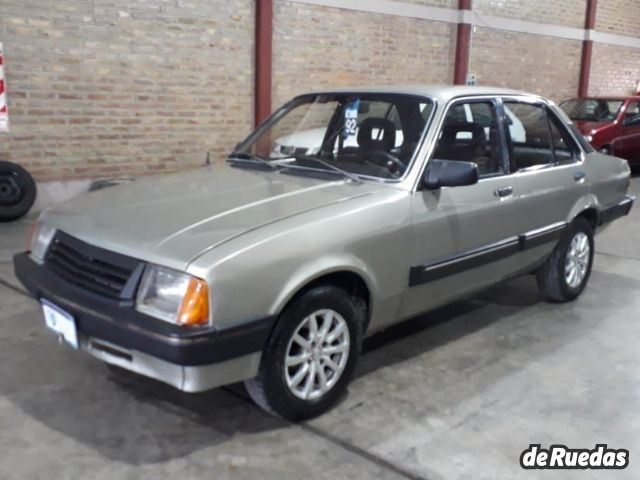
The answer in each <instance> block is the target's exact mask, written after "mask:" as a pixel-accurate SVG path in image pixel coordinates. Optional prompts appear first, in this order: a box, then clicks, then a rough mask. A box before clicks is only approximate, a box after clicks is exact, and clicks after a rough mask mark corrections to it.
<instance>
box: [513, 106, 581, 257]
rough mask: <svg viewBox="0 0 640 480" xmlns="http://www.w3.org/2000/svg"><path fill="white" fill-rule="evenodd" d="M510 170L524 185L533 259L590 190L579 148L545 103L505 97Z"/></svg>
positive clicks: (527, 241)
mask: <svg viewBox="0 0 640 480" xmlns="http://www.w3.org/2000/svg"><path fill="white" fill-rule="evenodd" d="M503 106H504V112H505V121H506V123H507V128H506V140H507V150H508V155H509V162H510V169H511V171H513V172H514V173H515V176H516V178H517V179H518V184H519V185H520V189H521V196H522V199H523V201H522V203H521V207H520V211H521V214H522V215H523V216H524V217H525V218H526V219H527V225H526V229H525V230H523V232H524V241H523V245H524V246H525V247H535V248H527V249H526V251H527V254H528V256H529V257H530V259H531V260H532V261H535V260H537V259H538V260H539V259H540V258H541V257H543V256H544V255H546V254H547V253H548V252H549V251H550V250H551V249H552V248H553V246H554V245H555V242H556V241H557V239H558V238H559V235H560V234H561V233H562V231H563V229H564V228H565V226H566V221H567V219H568V217H569V215H570V212H571V209H572V208H573V206H574V205H575V204H576V203H577V201H578V200H579V199H580V197H582V196H583V195H584V194H585V193H587V190H588V186H587V185H588V180H589V179H588V178H587V177H586V171H585V170H584V168H583V166H584V165H583V160H582V156H581V150H580V148H579V147H578V145H577V144H576V142H575V140H574V139H573V137H572V135H571V134H570V133H569V131H568V128H567V127H566V126H565V125H564V123H563V122H562V121H561V120H560V118H559V117H558V116H557V115H556V114H555V113H554V112H553V111H552V110H551V109H550V108H549V107H548V106H547V105H546V104H544V103H542V102H535V101H532V102H529V101H525V100H522V99H519V98H505V99H503Z"/></svg>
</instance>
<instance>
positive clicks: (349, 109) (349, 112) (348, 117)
mask: <svg viewBox="0 0 640 480" xmlns="http://www.w3.org/2000/svg"><path fill="white" fill-rule="evenodd" d="M358 110H360V100H355V101H353V102H351V103H349V104H348V105H347V106H346V107H345V109H344V133H343V136H344V138H345V139H346V138H349V137H353V136H355V135H356V133H357V132H358Z"/></svg>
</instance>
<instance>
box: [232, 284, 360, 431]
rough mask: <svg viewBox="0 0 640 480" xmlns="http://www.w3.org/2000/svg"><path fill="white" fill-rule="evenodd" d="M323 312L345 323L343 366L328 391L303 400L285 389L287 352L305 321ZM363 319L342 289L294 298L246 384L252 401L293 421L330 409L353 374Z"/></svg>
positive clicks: (324, 288) (319, 289) (327, 288)
mask: <svg viewBox="0 0 640 480" xmlns="http://www.w3.org/2000/svg"><path fill="white" fill-rule="evenodd" d="M326 309H329V310H332V311H334V312H337V313H338V314H339V315H340V316H341V317H342V318H343V319H344V320H345V322H346V326H347V329H348V332H349V339H350V340H349V342H350V343H349V348H348V357H347V359H346V365H345V367H344V370H343V371H342V374H341V375H340V376H338V377H336V378H337V381H336V383H335V384H334V385H333V387H332V388H331V389H330V390H329V391H328V392H326V393H325V394H324V395H322V396H320V397H319V398H317V399H314V400H303V399H301V398H299V397H297V396H295V395H294V394H293V393H292V391H291V390H290V389H289V387H288V386H287V380H286V372H285V358H286V355H287V350H288V348H289V344H290V341H291V339H292V338H293V336H294V334H295V333H296V331H297V329H298V327H299V326H300V325H301V324H302V323H303V322H304V319H306V318H307V317H308V316H309V315H311V314H312V313H314V312H317V311H319V310H326ZM362 317H363V313H362V309H358V308H357V306H356V304H355V302H354V300H353V299H352V298H351V297H350V296H349V295H348V294H347V293H346V292H345V291H343V290H342V289H340V288H337V287H334V286H331V285H327V286H318V287H315V288H313V289H311V290H309V291H307V292H306V293H304V294H302V295H301V296H300V297H298V298H297V299H295V300H294V301H293V302H292V303H291V304H290V305H289V306H288V307H286V308H285V310H284V311H283V313H282V315H281V316H280V318H279V320H278V322H277V324H276V326H275V328H274V331H273V332H272V334H271V336H270V338H269V340H268V342H267V346H266V347H265V350H264V353H263V355H262V361H261V365H260V371H259V373H258V376H257V377H256V378H254V379H251V380H248V381H246V382H245V386H246V388H247V391H248V392H249V395H250V396H251V398H252V399H253V400H254V402H255V403H257V404H258V405H259V406H260V407H261V408H262V409H263V410H265V411H267V412H269V413H271V414H273V415H276V416H279V417H282V418H286V419H288V420H292V421H297V420H303V419H306V418H311V417H315V416H317V415H320V414H322V413H324V412H326V411H327V410H329V409H330V408H331V407H332V406H333V405H334V404H335V402H336V401H337V400H338V399H339V398H340V396H341V395H342V393H343V392H344V391H345V389H346V388H347V386H348V384H349V382H350V380H351V377H352V375H353V372H354V369H355V366H356V363H357V360H358V356H359V354H360V348H361V345H362V329H363V328H362V326H363V325H364V320H365V319H364V318H362ZM289 368H294V367H289ZM323 368H324V367H323ZM323 371H324V370H323Z"/></svg>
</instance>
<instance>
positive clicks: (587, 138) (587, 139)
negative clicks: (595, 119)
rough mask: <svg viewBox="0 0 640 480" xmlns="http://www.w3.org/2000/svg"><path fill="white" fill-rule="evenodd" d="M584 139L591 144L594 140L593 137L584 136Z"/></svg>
mask: <svg viewBox="0 0 640 480" xmlns="http://www.w3.org/2000/svg"><path fill="white" fill-rule="evenodd" d="M583 137H584V139H585V140H586V141H587V142H589V143H591V140H593V137H592V136H591V135H583Z"/></svg>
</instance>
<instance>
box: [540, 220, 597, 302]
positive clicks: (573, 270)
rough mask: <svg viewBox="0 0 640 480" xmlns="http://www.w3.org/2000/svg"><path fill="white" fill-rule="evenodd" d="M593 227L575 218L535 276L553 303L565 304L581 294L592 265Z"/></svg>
mask: <svg viewBox="0 0 640 480" xmlns="http://www.w3.org/2000/svg"><path fill="white" fill-rule="evenodd" d="M593 254H594V243H593V228H592V227H591V224H590V223H589V222H588V221H587V220H586V219H585V218H581V217H578V218H576V219H575V220H574V221H573V222H572V223H571V224H570V225H569V227H568V229H567V231H566V232H565V233H564V235H563V236H562V238H561V239H560V241H559V242H558V245H557V246H556V248H555V249H554V251H553V253H552V254H551V256H550V257H549V258H548V259H547V261H546V262H545V264H544V265H543V266H542V267H540V269H539V270H538V273H537V277H538V286H539V287H540V290H541V291H542V293H543V294H544V295H545V296H546V297H547V298H548V299H549V300H552V301H556V302H568V301H571V300H573V299H575V298H576V297H578V295H580V294H581V293H582V291H583V290H584V288H585V287H586V285H587V282H588V281H589V276H590V275H591V267H592V265H593Z"/></svg>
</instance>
